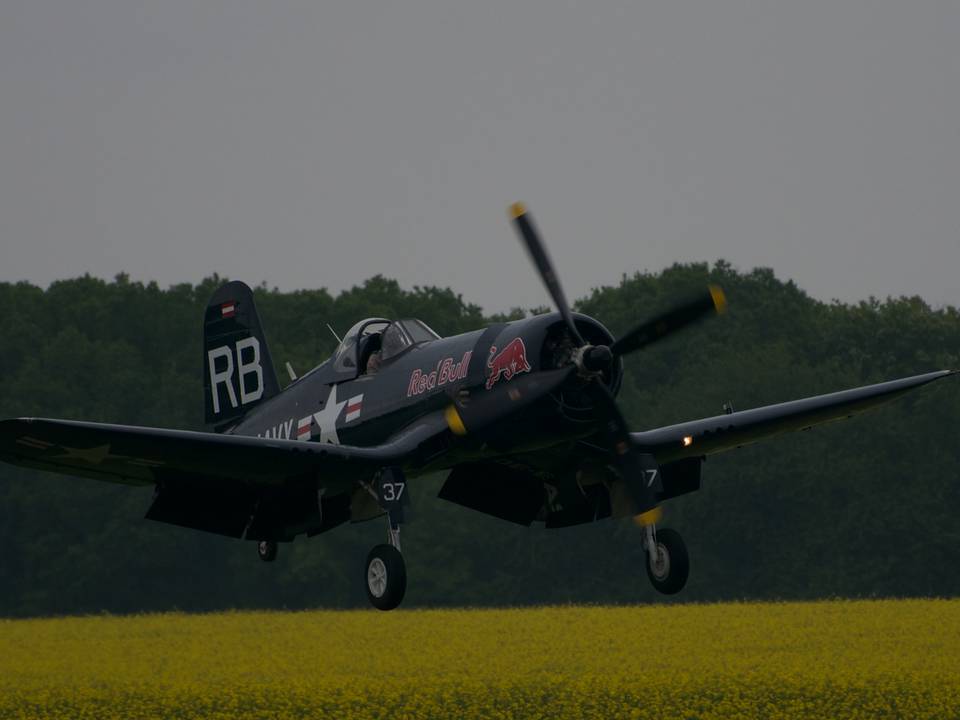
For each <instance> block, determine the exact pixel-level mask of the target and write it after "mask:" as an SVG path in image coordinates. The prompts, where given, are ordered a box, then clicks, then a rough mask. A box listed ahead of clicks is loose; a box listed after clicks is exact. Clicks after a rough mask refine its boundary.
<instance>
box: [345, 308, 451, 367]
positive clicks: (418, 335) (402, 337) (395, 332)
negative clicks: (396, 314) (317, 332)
mask: <svg viewBox="0 0 960 720" xmlns="http://www.w3.org/2000/svg"><path fill="white" fill-rule="evenodd" d="M439 337H440V336H439V335H437V334H436V333H435V332H434V331H433V330H431V329H430V328H429V326H427V324H426V323H424V322H423V321H422V320H415V319H412V318H411V319H407V320H387V319H386V318H366V319H365V320H361V321H360V322H358V323H357V324H356V325H354V326H353V327H352V328H350V329H349V330H348V331H347V334H346V335H344V336H343V340H341V341H340V344H339V345H338V346H337V349H336V350H335V351H334V353H333V370H334V372H335V373H336V375H337V380H338V381H340V380H346V379H350V378H354V377H356V376H357V375H362V374H363V373H365V372H367V367H368V365H369V363H370V358H371V356H372V355H373V354H374V353H379V356H378V358H377V360H378V364H379V363H385V362H388V361H389V360H391V359H393V358H395V357H396V356H398V355H400V354H401V353H403V352H404V351H406V350H407V349H408V348H411V347H413V346H414V345H418V344H420V343H422V342H427V341H430V340H436V339H437V338H439Z"/></svg>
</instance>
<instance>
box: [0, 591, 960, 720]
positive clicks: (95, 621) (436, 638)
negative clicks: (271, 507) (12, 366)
mask: <svg viewBox="0 0 960 720" xmlns="http://www.w3.org/2000/svg"><path fill="white" fill-rule="evenodd" d="M0 717H2V718H35V717H42V718H70V719H71V720H80V719H83V718H102V717H116V718H121V717H178V718H193V717H204V718H225V719H226V718H229V719H233V718H254V717H263V718H278V719H279V718H306V717H316V718H347V717H349V718H387V717H389V718H410V719H411V720H412V719H413V718H457V717H484V718H545V719H546V718H549V719H550V720H560V719H561V718H581V717H596V718H621V717H622V718H648V717H649V718H702V719H704V720H706V719H707V718H721V717H723V718H725V717H764V718H780V717H790V718H877V717H900V718H957V717H960V601H957V600H949V601H948V600H907V601H837V602H816V603H775V604H761V603H749V604H719V605H668V606H641V607H616V608H609V607H550V608H536V609H516V610H398V611H394V612H391V613H380V612H377V611H375V610H357V611H314V612H232V613H223V614H212V615H183V614H176V613H174V614H163V615H147V616H141V617H110V616H105V617H81V618H59V619H38V620H6V621H0Z"/></svg>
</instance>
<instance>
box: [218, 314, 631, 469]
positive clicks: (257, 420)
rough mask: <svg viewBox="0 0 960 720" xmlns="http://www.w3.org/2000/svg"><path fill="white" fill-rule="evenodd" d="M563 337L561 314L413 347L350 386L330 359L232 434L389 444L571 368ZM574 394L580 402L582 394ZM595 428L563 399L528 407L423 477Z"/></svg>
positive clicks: (589, 328) (604, 337)
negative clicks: (420, 425)
mask: <svg viewBox="0 0 960 720" xmlns="http://www.w3.org/2000/svg"><path fill="white" fill-rule="evenodd" d="M576 319H577V324H578V327H579V328H580V329H581V332H582V333H583V334H585V335H586V336H588V337H591V338H593V339H594V340H595V341H597V342H601V341H602V342H609V339H610V334H609V332H608V331H607V330H606V328H604V327H603V326H602V325H601V324H600V323H599V322H597V321H596V320H594V319H592V318H589V317H587V316H583V315H578V316H577V318H576ZM563 334H564V329H563V325H562V322H561V319H560V317H559V316H558V314H556V313H551V314H546V315H538V316H534V317H531V318H525V319H523V320H517V321H513V322H508V323H499V324H496V325H491V326H489V327H487V328H484V329H481V330H475V331H472V332H467V333H463V334H460V335H454V336H451V337H446V338H438V339H435V340H430V341H426V342H421V343H418V344H414V345H412V346H411V347H408V348H405V349H404V350H403V351H402V352H400V353H398V354H397V355H396V356H394V357H391V358H389V359H388V360H386V361H384V362H383V364H382V365H381V367H380V368H379V369H377V370H376V371H375V372H363V371H362V370H363V368H359V367H358V369H357V373H356V376H355V377H353V378H350V379H343V378H342V369H341V370H340V372H337V369H336V368H334V367H333V363H334V358H331V359H329V360H328V361H326V362H325V363H323V364H321V365H319V366H318V367H317V368H315V369H314V370H312V371H311V372H309V373H307V374H306V375H304V376H303V377H301V378H299V379H297V380H296V381H294V382H293V383H291V385H290V386H289V387H287V388H286V389H285V390H284V391H283V392H281V393H280V394H279V395H277V396H275V397H273V398H271V399H270V400H268V401H267V402H265V403H263V404H262V405H260V406H259V407H257V408H256V409H255V410H253V411H252V412H250V413H249V414H248V415H247V416H246V417H244V418H243V420H242V421H241V422H239V423H238V424H237V425H236V426H234V427H233V428H232V429H230V430H229V432H231V433H234V434H239V435H256V436H260V437H272V438H279V439H288V440H302V441H305V442H320V443H334V444H344V445H354V446H360V447H364V446H372V445H377V444H381V443H383V442H386V441H387V440H388V439H390V438H391V437H392V436H394V435H395V434H397V433H398V432H400V431H402V430H403V429H404V428H405V427H407V426H408V425H410V424H411V423H413V422H415V421H418V420H420V419H421V418H423V417H424V416H425V415H428V414H431V413H442V412H443V410H444V408H446V407H448V406H449V405H450V404H451V403H452V401H453V399H454V398H456V397H463V396H464V395H465V394H469V395H471V396H476V394H481V393H485V392H489V391H491V390H493V389H494V388H497V387H498V386H501V385H503V384H509V383H510V382H511V381H513V380H514V379H515V378H517V377H520V376H522V375H524V374H527V373H536V372H540V371H542V370H545V369H555V368H556V367H558V366H559V365H560V364H564V363H565V362H567V358H566V357H565V356H564V338H563ZM358 364H359V362H358ZM620 372H621V370H620V366H619V364H618V365H617V366H616V367H615V368H614V372H612V373H611V377H610V379H609V384H610V386H611V389H612V390H613V391H614V392H616V390H617V389H618V386H619V380H620ZM338 375H339V377H338ZM569 392H573V393H574V394H575V389H571V390H569V391H568V393H569ZM578 403H579V404H578ZM596 430H597V423H596V419H595V418H594V417H593V416H592V413H591V412H590V408H589V407H588V406H586V405H584V403H583V402H582V401H576V402H574V403H573V404H571V403H570V402H569V398H568V399H567V400H564V398H563V397H562V394H561V396H560V397H558V396H556V395H554V396H550V397H547V398H544V399H543V400H541V401H540V402H538V403H537V404H535V405H534V406H531V407H529V408H526V409H524V410H523V411H522V417H519V418H516V417H515V418H511V421H510V423H509V424H508V426H505V427H492V428H488V429H486V430H485V431H484V432H483V433H482V434H481V435H480V436H479V437H474V438H466V439H464V440H463V441H460V442H458V443H457V447H456V448H447V449H446V451H445V452H444V453H442V460H440V461H439V462H437V463H428V464H426V465H425V466H424V468H423V470H424V471H428V470H436V469H442V468H445V467H452V466H453V465H455V464H457V463H458V462H462V461H464V460H467V459H470V458H471V457H473V456H479V454H480V453H481V452H482V453H483V455H484V456H485V457H490V456H491V455H494V456H495V455H510V454H513V453H517V452H526V451H530V450H535V449H541V448H548V447H551V446H553V445H558V444H563V443H567V442H570V441H571V440H574V439H577V438H581V437H586V436H589V435H591V434H593V433H595V432H596Z"/></svg>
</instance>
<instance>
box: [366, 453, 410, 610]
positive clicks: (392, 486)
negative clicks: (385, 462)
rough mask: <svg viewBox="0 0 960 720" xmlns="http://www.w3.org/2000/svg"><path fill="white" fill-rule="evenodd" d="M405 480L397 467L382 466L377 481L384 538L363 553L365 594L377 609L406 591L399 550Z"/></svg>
mask: <svg viewBox="0 0 960 720" xmlns="http://www.w3.org/2000/svg"><path fill="white" fill-rule="evenodd" d="M405 489H406V481H405V480H404V478H403V475H402V473H401V472H400V470H399V469H398V468H388V469H386V470H384V471H383V472H382V473H381V475H380V478H379V479H378V482H377V493H376V494H377V500H378V502H379V503H380V507H382V508H383V509H384V510H386V511H387V540H388V543H389V544H382V545H377V546H376V547H374V548H373V550H371V551H370V554H369V555H367V565H366V581H367V598H368V599H369V600H370V604H371V605H373V606H374V607H375V608H377V609H378V610H393V609H394V608H395V607H397V606H398V605H399V604H400V603H401V602H402V601H403V596H404V593H406V591H407V564H406V563H405V562H404V560H403V555H401V554H400V524H401V523H402V522H403V505H404V503H405V498H404V497H403V495H404V490H405Z"/></svg>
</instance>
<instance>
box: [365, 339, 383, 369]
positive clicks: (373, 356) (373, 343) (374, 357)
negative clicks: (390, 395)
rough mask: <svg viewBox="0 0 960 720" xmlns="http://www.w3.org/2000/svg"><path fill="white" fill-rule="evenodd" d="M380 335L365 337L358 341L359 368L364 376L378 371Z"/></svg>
mask: <svg viewBox="0 0 960 720" xmlns="http://www.w3.org/2000/svg"><path fill="white" fill-rule="evenodd" d="M380 340H381V336H380V333H373V334H371V335H367V336H366V337H364V338H361V340H360V368H361V371H362V372H364V373H366V374H373V373H375V372H376V371H377V370H379V369H380V361H381V360H382V357H381V355H380Z"/></svg>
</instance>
